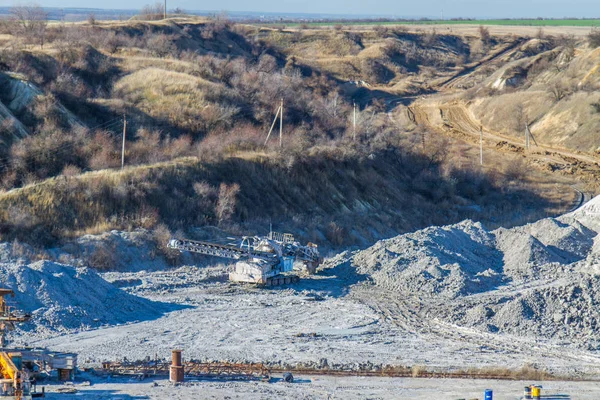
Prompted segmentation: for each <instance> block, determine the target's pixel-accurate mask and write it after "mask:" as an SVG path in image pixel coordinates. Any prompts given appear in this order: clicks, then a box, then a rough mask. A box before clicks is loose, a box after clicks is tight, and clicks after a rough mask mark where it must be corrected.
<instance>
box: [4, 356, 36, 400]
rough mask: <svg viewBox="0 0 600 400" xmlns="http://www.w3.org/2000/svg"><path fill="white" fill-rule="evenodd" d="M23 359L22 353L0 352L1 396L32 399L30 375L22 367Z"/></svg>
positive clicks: (20, 399) (18, 399)
mask: <svg viewBox="0 0 600 400" xmlns="http://www.w3.org/2000/svg"><path fill="white" fill-rule="evenodd" d="M21 361H22V358H21V353H7V352H5V351H2V352H0V374H1V375H2V379H0V385H1V386H0V398H2V399H4V398H8V399H14V400H28V399H31V390H30V383H29V376H28V375H27V372H25V371H24V370H23V369H22V368H21V366H20V364H21Z"/></svg>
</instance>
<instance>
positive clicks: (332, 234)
mask: <svg viewBox="0 0 600 400" xmlns="http://www.w3.org/2000/svg"><path fill="white" fill-rule="evenodd" d="M346 236H347V232H346V230H345V229H344V228H342V227H341V226H339V225H338V224H337V223H335V222H330V223H329V225H328V226H327V231H326V232H325V237H326V238H327V240H329V242H331V244H333V245H334V246H341V245H342V244H343V243H345V241H346Z"/></svg>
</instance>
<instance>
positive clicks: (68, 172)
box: [61, 165, 81, 178]
mask: <svg viewBox="0 0 600 400" xmlns="http://www.w3.org/2000/svg"><path fill="white" fill-rule="evenodd" d="M79 174H81V168H79V167H77V166H75V165H67V166H65V167H64V168H63V170H62V173H61V175H62V176H64V177H67V178H72V177H74V176H77V175H79Z"/></svg>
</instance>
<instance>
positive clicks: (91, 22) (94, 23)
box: [87, 13, 98, 26]
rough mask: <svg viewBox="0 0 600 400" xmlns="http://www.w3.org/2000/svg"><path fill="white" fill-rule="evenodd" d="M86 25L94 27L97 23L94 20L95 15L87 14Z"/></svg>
mask: <svg viewBox="0 0 600 400" xmlns="http://www.w3.org/2000/svg"><path fill="white" fill-rule="evenodd" d="M87 23H88V24H90V25H92V26H94V25H96V24H97V23H98V21H97V20H96V14H94V13H89V14H88V17H87Z"/></svg>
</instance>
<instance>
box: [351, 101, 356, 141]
mask: <svg viewBox="0 0 600 400" xmlns="http://www.w3.org/2000/svg"><path fill="white" fill-rule="evenodd" d="M353 104H354V118H353V123H352V140H353V141H356V103H353Z"/></svg>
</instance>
